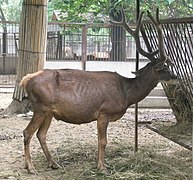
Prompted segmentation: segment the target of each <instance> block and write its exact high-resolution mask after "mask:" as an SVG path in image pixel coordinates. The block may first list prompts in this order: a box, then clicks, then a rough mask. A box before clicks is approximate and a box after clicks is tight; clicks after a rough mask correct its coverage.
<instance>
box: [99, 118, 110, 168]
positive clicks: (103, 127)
mask: <svg viewBox="0 0 193 180" xmlns="http://www.w3.org/2000/svg"><path fill="white" fill-rule="evenodd" d="M108 123H109V121H108V120H106V119H105V120H104V119H99V120H98V121H97V130H98V168H99V170H100V171H106V167H105V163H104V159H105V147H106V144H107V126H108Z"/></svg>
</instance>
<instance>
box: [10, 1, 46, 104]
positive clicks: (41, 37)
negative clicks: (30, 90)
mask: <svg viewBox="0 0 193 180" xmlns="http://www.w3.org/2000/svg"><path fill="white" fill-rule="evenodd" d="M46 40H47V0H24V1H23V6H22V13H21V20H20V29H19V50H18V55H19V56H18V62H17V80H16V84H15V89H14V94H13V99H15V100H19V101H22V99H23V97H25V96H27V95H26V94H25V92H24V90H23V88H21V87H19V83H20V81H21V79H22V77H23V76H25V75H26V74H28V73H34V72H37V71H38V70H42V69H43V68H44V61H45V58H46Z"/></svg>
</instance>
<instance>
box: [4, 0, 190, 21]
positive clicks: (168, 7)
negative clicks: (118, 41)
mask: <svg viewBox="0 0 193 180" xmlns="http://www.w3.org/2000/svg"><path fill="white" fill-rule="evenodd" d="M22 2H23V0H14V1H13V0H0V8H1V9H2V11H3V13H4V16H5V18H6V20H10V21H19V18H20V12H21V8H22ZM140 6H141V10H151V11H152V12H154V11H155V9H156V8H157V7H159V9H160V17H161V18H177V17H187V16H193V1H192V0H140ZM120 7H124V9H125V10H126V14H127V16H128V19H129V20H130V22H135V14H136V0H92V1H91V0H49V2H48V19H49V21H50V20H51V17H52V14H53V10H60V11H61V13H66V16H63V18H62V20H63V21H67V22H82V23H86V22H104V19H107V20H108V17H109V14H110V12H112V10H113V12H115V13H116V12H117V11H116V10H118V9H120ZM91 14H92V16H91ZM0 16H1V14H0ZM105 17H106V18H105ZM1 19H2V18H1Z"/></svg>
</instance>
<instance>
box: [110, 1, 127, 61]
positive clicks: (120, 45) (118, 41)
mask: <svg viewBox="0 0 193 180" xmlns="http://www.w3.org/2000/svg"><path fill="white" fill-rule="evenodd" d="M115 3H117V0H111V4H112V6H113V4H115ZM110 17H111V18H112V19H113V20H115V21H121V20H122V16H121V12H120V10H116V9H114V8H112V10H111V12H110ZM111 42H112V50H111V53H110V59H111V60H112V61H125V59H126V31H125V29H124V28H123V27H122V26H113V27H112V30H111Z"/></svg>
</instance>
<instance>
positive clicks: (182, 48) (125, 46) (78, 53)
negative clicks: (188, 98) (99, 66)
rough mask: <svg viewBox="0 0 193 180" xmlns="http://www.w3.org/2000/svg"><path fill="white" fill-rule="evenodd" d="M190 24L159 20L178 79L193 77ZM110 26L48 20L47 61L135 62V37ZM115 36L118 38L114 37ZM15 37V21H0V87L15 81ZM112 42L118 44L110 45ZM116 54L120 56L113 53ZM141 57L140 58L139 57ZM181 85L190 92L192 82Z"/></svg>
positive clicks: (188, 21)
mask: <svg viewBox="0 0 193 180" xmlns="http://www.w3.org/2000/svg"><path fill="white" fill-rule="evenodd" d="M192 26H193V20H192V18H183V19H178V20H164V21H162V27H163V29H164V37H165V38H164V40H165V46H166V51H167V54H168V55H169V56H170V57H171V59H172V60H173V61H174V63H175V71H176V72H177V74H178V76H179V77H180V78H181V82H184V81H186V82H192V80H193V77H192V76H193V75H192V74H193V72H192V69H193V62H192V59H193V53H192V52H193V42H192V38H193V32H192V31H193V27H192ZM113 28H114V27H113V26H111V25H109V24H89V25H85V24H76V23H74V24H73V23H72V24H69V23H61V22H52V23H49V25H48V35H47V55H46V60H47V62H58V61H62V62H69V61H71V62H72V63H73V62H81V61H83V63H86V61H104V62H110V61H113V62H115V61H117V62H120V61H122V62H128V61H134V59H135V52H136V49H135V42H134V39H133V38H132V37H131V36H130V35H129V34H126V35H125V34H124V33H125V32H124V31H123V30H122V29H118V30H116V31H114V32H113ZM117 28H121V27H117ZM144 28H145V31H146V32H147V36H148V37H150V38H149V39H150V44H151V46H152V47H153V48H155V47H156V40H155V38H156V37H155V34H153V33H154V30H153V29H152V27H151V26H150V24H149V23H146V24H144ZM115 32H116V33H119V34H115ZM148 33H149V34H148ZM116 36H117V37H121V38H117V39H116V38H115V37H116ZM151 37H154V38H151ZM18 38H19V25H18V23H15V22H0V86H5V85H6V86H8V85H13V84H14V83H15V74H16V62H17V58H18V54H17V50H18ZM113 41H114V42H115V41H116V43H114V42H113ZM112 42H113V43H112ZM113 44H117V47H113ZM142 44H143V41H142ZM143 48H145V47H144V46H143ZM113 53H114V54H113ZM119 53H120V54H123V56H116V55H117V54H119ZM140 59H143V57H142V56H140ZM51 67H52V64H51ZM182 86H184V88H186V89H188V91H190V92H191V93H192V89H193V87H192V83H188V85H187V86H186V85H185V83H182ZM192 94H193V93H192Z"/></svg>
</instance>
